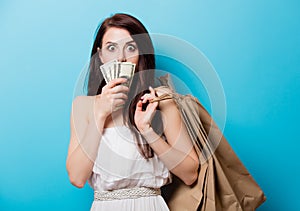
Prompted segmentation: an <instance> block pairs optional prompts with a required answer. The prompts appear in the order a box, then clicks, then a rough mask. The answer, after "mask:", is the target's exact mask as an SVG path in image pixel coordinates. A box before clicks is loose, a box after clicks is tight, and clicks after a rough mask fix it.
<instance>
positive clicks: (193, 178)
mask: <svg viewBox="0 0 300 211" xmlns="http://www.w3.org/2000/svg"><path fill="white" fill-rule="evenodd" d="M197 179H198V172H195V173H193V174H191V175H189V177H187V178H185V179H184V180H183V182H184V184H186V185H192V184H194V183H195V182H196V181H197Z"/></svg>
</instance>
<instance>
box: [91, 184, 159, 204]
mask: <svg viewBox="0 0 300 211" xmlns="http://www.w3.org/2000/svg"><path fill="white" fill-rule="evenodd" d="M160 194H161V191H160V189H159V188H148V187H134V188H123V189H117V190H111V191H95V192H94V200H95V201H109V200H120V199H136V198H140V197H148V196H157V195H160Z"/></svg>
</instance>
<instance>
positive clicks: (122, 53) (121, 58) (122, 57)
mask: <svg viewBox="0 0 300 211" xmlns="http://www.w3.org/2000/svg"><path fill="white" fill-rule="evenodd" d="M118 61H119V62H126V61H127V59H126V56H125V52H124V51H121V52H120V53H119V58H118Z"/></svg>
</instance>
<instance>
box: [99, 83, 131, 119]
mask: <svg viewBox="0 0 300 211" xmlns="http://www.w3.org/2000/svg"><path fill="white" fill-rule="evenodd" d="M126 81H127V79H125V78H116V79H113V80H111V81H110V82H109V83H108V84H106V85H105V86H104V87H103V88H102V92H101V94H99V95H96V98H95V106H94V111H95V116H96V119H97V120H100V119H101V118H106V117H107V116H109V115H110V114H111V113H112V112H113V111H115V110H116V109H118V108H120V106H122V105H124V104H125V101H126V100H127V93H128V90H129V89H128V87H126V86H124V85H122V83H125V82H126Z"/></svg>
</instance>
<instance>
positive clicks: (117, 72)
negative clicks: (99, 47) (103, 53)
mask: <svg viewBox="0 0 300 211" xmlns="http://www.w3.org/2000/svg"><path fill="white" fill-rule="evenodd" d="M100 70H101V72H102V74H103V77H104V80H105V81H106V83H108V82H110V81H111V80H113V79H115V78H126V79H127V82H126V83H124V84H123V85H125V86H127V87H130V85H131V81H132V77H133V74H134V70H135V64H134V63H131V62H118V61H117V60H112V61H110V62H107V63H104V64H103V65H101V66H100Z"/></svg>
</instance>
